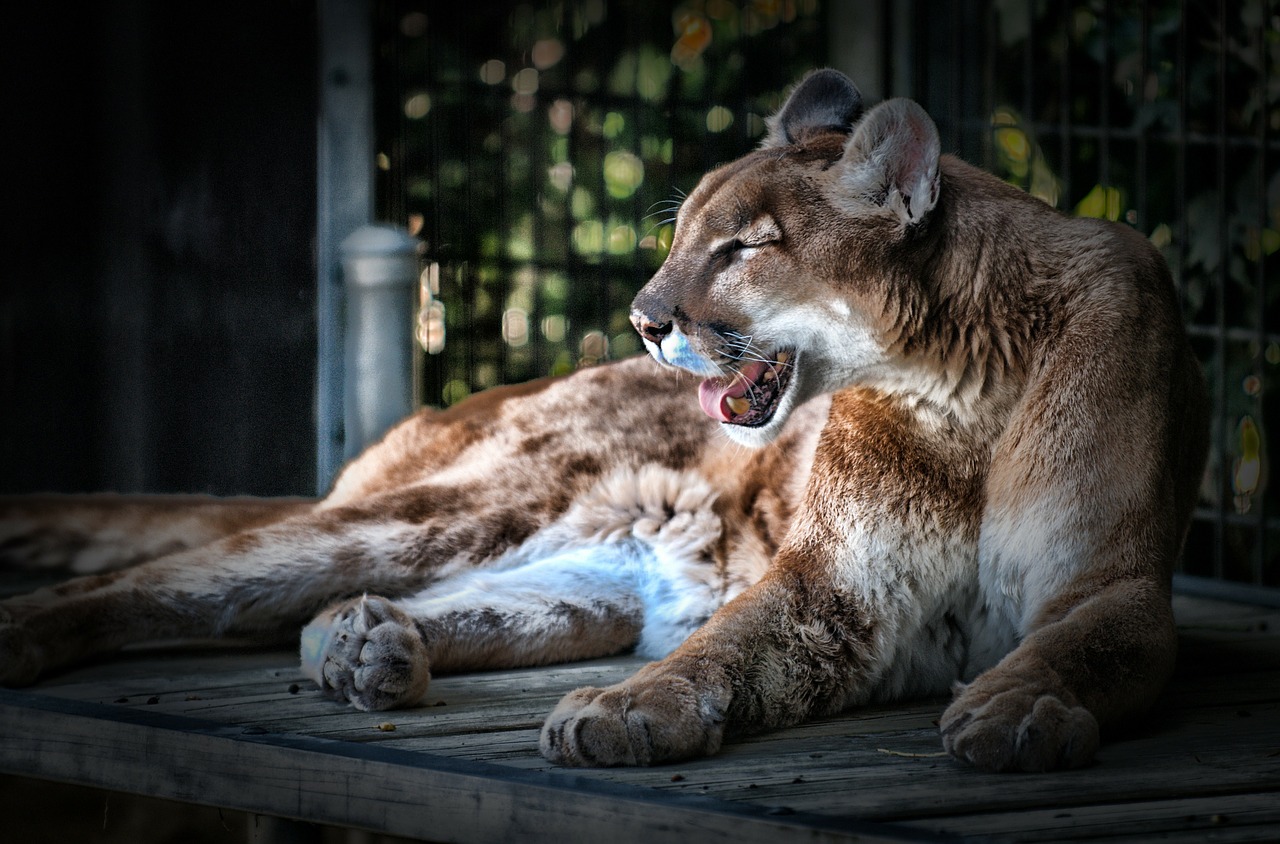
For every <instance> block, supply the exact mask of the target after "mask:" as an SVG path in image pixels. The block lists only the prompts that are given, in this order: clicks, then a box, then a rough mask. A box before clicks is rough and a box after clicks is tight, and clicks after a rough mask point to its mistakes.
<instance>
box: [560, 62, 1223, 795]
mask: <svg viewBox="0 0 1280 844" xmlns="http://www.w3.org/2000/svg"><path fill="white" fill-rule="evenodd" d="M819 101H820V102H819ZM815 103H818V105H815ZM840 113H843V114H844V115H845V119H843V120H835V119H833V117H832V115H835V114H840ZM762 233H763V234H762ZM634 307H635V311H634V316H633V319H634V322H635V323H636V326H637V328H638V329H639V330H640V332H641V335H642V336H643V337H644V339H645V342H646V346H647V347H648V348H649V350H650V352H651V353H652V354H654V356H655V357H657V358H658V359H660V360H665V361H667V362H670V363H672V364H674V365H677V366H680V367H682V368H685V369H688V370H690V371H692V372H695V373H697V374H699V375H702V376H710V377H711V379H712V380H711V381H708V382H707V384H709V385H712V386H711V388H708V387H707V384H704V387H703V391H704V393H706V394H709V395H710V396H711V398H710V399H708V400H707V402H706V404H708V405H709V406H710V408H711V410H710V411H709V412H716V408H723V409H722V410H720V411H719V412H720V413H723V414H731V415H730V416H729V417H728V419H727V421H726V427H727V428H729V429H730V433H731V434H732V435H733V436H735V437H736V438H738V439H741V440H743V441H746V442H752V443H759V442H764V441H768V439H769V438H770V437H771V436H772V435H773V432H774V431H776V430H778V429H779V427H780V425H781V422H782V420H784V419H785V417H786V416H787V414H788V413H789V411H790V409H791V407H793V406H794V405H795V404H796V403H798V402H800V401H802V400H803V399H804V398H805V397H806V396H807V395H811V394H814V393H820V392H824V391H827V390H841V392H838V393H837V394H836V396H835V399H834V401H833V404H832V408H831V412H830V418H829V421H828V423H827V425H826V427H825V429H824V431H823V433H822V437H821V440H820V442H819V445H818V449H817V453H816V457H815V460H814V465H813V469H812V472H811V475H810V480H809V486H808V488H807V490H806V492H805V495H804V498H803V503H802V505H801V506H800V508H799V510H798V512H797V513H796V515H795V518H794V521H793V523H792V525H791V528H790V532H789V533H788V535H787V538H786V540H785V541H784V542H783V544H782V547H781V548H780V549H779V552H778V554H777V556H776V558H775V560H774V564H773V566H772V568H771V569H770V570H769V571H768V573H767V574H766V575H765V576H764V578H763V579H762V581H761V582H760V583H759V584H757V585H756V586H754V587H752V588H751V589H749V590H747V591H746V592H745V593H744V594H742V595H741V596H739V597H738V598H737V599H736V600H735V601H733V602H731V603H730V604H728V605H727V606H726V607H725V608H724V609H723V610H721V611H720V612H719V613H717V615H716V616H715V617H713V618H712V619H711V620H710V621H709V622H708V623H707V624H706V625H705V626H704V627H702V628H701V629H700V630H699V631H698V632H697V633H696V634H694V635H693V636H691V637H690V638H689V640H688V641H686V643H685V644H684V645H683V646H681V647H680V648H679V649H678V650H677V651H676V652H675V653H673V654H672V655H671V656H669V657H668V658H666V659H665V660H664V661H662V662H659V663H654V664H652V665H650V666H649V667H647V668H646V669H645V670H644V671H642V672H641V673H640V674H638V675H637V676H636V677H635V678H633V679H631V680H629V681H627V682H626V683H623V684H621V685H619V686H616V687H614V688H612V689H608V690H595V689H584V690H579V691H577V692H575V693H573V694H572V695H570V696H568V697H566V698H565V700H564V701H563V702H562V703H561V704H560V706H559V707H557V709H556V711H555V712H554V713H552V715H551V717H550V718H549V720H548V722H547V725H546V727H545V728H544V731H543V735H542V747H543V752H544V753H545V754H546V755H547V756H548V757H549V758H551V759H554V760H556V761H560V762H563V763H567V764H605V765H608V764H637V763H639V764H647V763H651V762H658V761H664V760H670V759H678V758H682V757H686V756H691V755H698V754H702V753H709V752H713V751H714V750H715V749H716V748H717V747H718V746H719V745H720V743H721V741H722V740H723V738H724V736H725V735H727V734H733V733H739V732H748V731H754V730H759V729H762V728H767V727H773V726H778V725H783V724H789V723H794V722H796V721H798V720H800V719H802V718H804V717H806V716H808V715H811V714H815V713H823V712H832V711H836V710H839V709H841V708H843V707H845V706H848V705H850V704H855V703H859V702H864V701H867V700H875V699H894V698H898V697H901V696H903V695H910V694H920V693H938V692H941V691H944V690H945V689H946V688H947V686H948V685H950V684H951V683H953V682H954V681H956V680H963V681H971V682H968V683H967V685H966V684H965V683H961V684H960V685H958V687H957V689H958V691H957V695H956V699H955V700H954V702H953V703H952V704H951V706H950V707H949V708H948V709H947V711H946V713H945V714H944V715H943V718H942V722H941V724H942V735H943V744H944V746H945V747H946V748H947V750H949V751H950V752H951V753H952V754H953V755H955V756H956V757H957V758H959V759H962V760H965V761H968V762H970V763H973V764H975V765H977V766H979V767H983V768H988V769H993V770H1008V769H1024V770H1044V769H1049V768H1056V767H1063V766H1066V767H1074V766H1078V765H1082V764H1085V763H1086V762H1088V761H1089V760H1090V759H1091V758H1092V756H1093V753H1094V751H1095V749H1096V747H1097V744H1098V737H1099V729H1100V728H1103V729H1106V728H1109V727H1112V726H1115V725H1117V724H1120V723H1121V722H1123V721H1124V720H1125V719H1126V718H1129V717H1132V716H1133V715H1135V714H1137V713H1141V712H1142V711H1144V710H1145V709H1146V708H1147V707H1148V706H1150V704H1151V703H1152V702H1153V700H1154V699H1155V696H1156V695H1157V694H1158V693H1159V690H1160V688H1161V687H1162V685H1163V684H1164V682H1165V680H1166V678H1167V676H1168V674H1169V671H1170V670H1171V668H1172V664H1173V651H1174V645H1175V637H1174V630H1173V623H1172V614H1171V612H1170V609H1169V590H1170V573H1171V571H1172V568H1173V564H1174V562H1175V560H1176V558H1177V556H1178V553H1179V551H1180V548H1181V543H1182V541H1183V538H1184V536H1185V532H1186V527H1187V524H1188V520H1189V517H1190V511H1191V508H1192V506H1193V503H1194V496H1195V491H1196V488H1197V485H1198V481H1199V477H1200V472H1201V469H1202V466H1203V462H1204V457H1205V448H1206V431H1207V424H1206V412H1205V404H1206V401H1205V390H1204V385H1203V383H1202V378H1201V375H1200V371H1199V366H1198V364H1197V363H1196V361H1195V360H1194V359H1193V357H1192V356H1191V354H1190V351H1189V349H1188V345H1187V343H1186V340H1185V338H1184V336H1183V332H1182V328H1181V322H1180V318H1179V314H1178V308H1177V303H1176V299H1175V296H1174V292H1173V288H1172V284H1171V282H1170V279H1169V276H1168V272H1167V270H1166V269H1165V267H1164V265H1163V263H1162V261H1161V260H1160V258H1159V256H1158V255H1157V254H1156V252H1155V250H1154V249H1152V248H1151V246H1150V245H1149V244H1148V243H1146V241H1145V240H1144V239H1143V238H1141V237H1140V236H1138V235H1137V234H1136V233H1134V232H1133V231H1131V230H1128V229H1126V228H1124V227H1121V226H1116V225H1112V224H1107V223H1099V222H1096V221H1092V220H1079V219H1069V218H1067V217H1064V216H1063V215H1061V214H1059V213H1057V212H1055V211H1053V210H1051V209H1049V208H1048V207H1047V206H1045V205H1043V204H1042V203H1040V202H1038V201H1037V200H1035V199H1032V198H1030V197H1028V196H1026V195H1025V194H1022V193H1021V192H1019V191H1016V190H1014V189H1013V188H1010V187H1008V186H1005V185H1003V184H1001V183H1000V182H999V181H997V180H996V179H994V178H992V177H990V176H988V175H986V174H984V173H981V172H979V171H976V170H974V169H973V168H971V167H969V166H967V165H965V164H963V163H962V162H960V161H957V160H955V159H953V158H949V157H945V156H939V154H938V141H937V134H936V130H935V129H934V128H933V125H932V122H931V121H929V119H928V118H927V116H925V115H924V113H923V112H922V111H921V110H920V109H919V107H918V106H916V105H915V104H914V103H910V102H907V101H890V102H888V103H885V104H883V105H881V106H878V107H877V108H875V109H872V110H871V111H870V112H868V113H867V114H865V115H862V114H861V104H860V98H858V97H857V94H856V91H853V89H852V87H851V86H848V87H847V88H844V89H843V93H842V86H841V84H840V81H839V78H838V75H836V74H833V73H831V72H824V73H822V74H817V75H815V76H812V77H810V78H809V79H808V80H806V82H805V83H804V84H803V85H801V86H800V88H799V89H798V90H797V91H796V93H795V94H793V96H792V98H791V100H789V102H788V104H787V106H785V107H784V109H783V112H782V114H781V115H780V116H779V118H777V119H776V120H775V121H774V123H773V124H772V125H771V132H770V135H769V138H768V140H767V141H766V143H765V145H764V146H763V147H762V149H761V150H759V151H757V152H755V153H752V154H750V155H748V156H746V157H745V158H743V159H741V160H739V161H737V162H734V163H733V164H730V165H727V166H725V167H723V168H721V169H720V170H717V171H715V172H713V173H711V174H709V175H708V176H707V177H706V178H704V179H703V181H702V183H701V184H700V185H699V187H698V189H697V190H696V191H694V192H693V194H691V195H690V197H689V199H688V201H687V202H686V203H685V204H684V207H683V208H682V209H681V213H680V217H679V220H678V228H677V234H676V239H675V242H674V244H673V247H672V252H671V255H670V256H669V257H668V259H667V262H666V263H665V264H664V266H663V268H662V270H661V271H660V272H659V273H658V274H657V275H656V276H655V277H654V278H653V280H652V281H650V283H649V284H648V285H647V286H646V287H645V289H644V290H642V291H641V292H640V294H639V295H638V296H637V297H636V301H635V306H634ZM742 338H750V342H749V345H746V346H744V341H743V339H742ZM744 349H745V351H744ZM760 360H770V361H775V362H777V361H785V363H784V364H782V365H785V366H786V367H787V368H788V373H787V375H788V378H789V379H790V380H789V382H788V385H787V387H786V390H785V391H784V392H782V393H781V396H780V398H778V399H777V400H776V404H773V405H771V406H772V407H773V415H772V416H771V417H767V418H764V419H763V421H762V416H767V414H763V412H762V411H758V410H757V409H756V407H755V405H754V404H753V405H752V409H751V411H750V412H749V413H745V412H744V414H745V415H741V414H740V413H739V407H740V405H741V400H738V399H732V396H733V395H734V394H735V391H734V389H733V388H732V386H731V385H732V384H734V383H735V382H736V381H738V380H741V379H742V378H744V377H746V378H747V379H748V380H751V379H752V378H753V377H754V378H756V380H754V381H753V383H754V384H756V385H757V386H758V387H759V389H760V391H761V393H762V395H765V396H766V397H767V396H768V388H767V386H764V385H763V381H761V380H760V379H759V377H758V376H755V375H753V374H751V373H756V372H758V370H753V369H750V367H751V366H752V361H760ZM771 365H772V364H771ZM718 372H719V373H724V375H723V376H722V377H720V378H717V373H718ZM741 373H748V374H746V375H744V374H741ZM722 395H723V396H727V397H728V398H725V399H723V404H720V403H719V402H721V401H722V399H721V398H720V396H722ZM768 401H773V400H771V399H770V400H768ZM761 406H762V407H765V406H769V405H767V402H766V400H765V399H761ZM738 415H741V416H742V418H743V419H744V420H747V422H743V423H738V422H736V421H735V419H736V418H737V417H738ZM748 422H749V423H750V424H748Z"/></svg>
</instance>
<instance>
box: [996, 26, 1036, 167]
mask: <svg viewBox="0 0 1280 844" xmlns="http://www.w3.org/2000/svg"><path fill="white" fill-rule="evenodd" d="M1039 6H1040V3H1039V2H1029V3H1027V4H1026V5H1025V6H1023V9H1025V13H1026V16H1027V40H1026V42H1025V43H1024V44H1023V45H1022V126H1023V130H1024V131H1025V132H1026V133H1027V136H1028V140H1034V141H1035V142H1036V143H1037V144H1038V143H1039V141H1040V139H1039V138H1032V133H1033V129H1032V127H1034V126H1035V125H1036V112H1035V108H1036V61H1035V52H1036V45H1037V43H1038V42H1037V40H1036V39H1037V36H1038V33H1037V32H1036V18H1037V15H1036V12H1037V11H1038V10H1039ZM994 64H995V62H994V60H993V59H990V58H989V59H988V60H987V65H988V67H991V66H992V65H994ZM1034 164H1035V161H1034V158H1033V160H1032V161H1030V162H1028V165H1029V166H1028V167H1027V184H1026V188H1027V190H1031V185H1032V181H1033V179H1034V170H1033V167H1034Z"/></svg>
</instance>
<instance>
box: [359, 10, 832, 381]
mask: <svg viewBox="0 0 1280 844" xmlns="http://www.w3.org/2000/svg"><path fill="white" fill-rule="evenodd" d="M504 6H505V7H504ZM490 8H492V9H493V10H494V11H493V13H491V14H476V12H475V11H474V10H473V9H471V8H468V7H466V6H465V4H454V5H450V6H446V5H444V4H422V3H400V4H393V5H392V6H391V7H388V8H386V9H385V11H384V19H383V26H384V29H383V40H382V44H381V52H382V55H383V56H384V57H386V58H387V59H389V61H385V62H383V63H382V64H381V65H380V66H381V67H382V68H383V73H384V74H385V76H384V78H382V79H380V80H379V81H378V90H379V92H380V95H381V96H383V97H384V103H383V106H382V109H381V113H382V118H381V120H380V126H379V131H380V135H381V137H380V139H379V148H380V149H382V150H384V151H385V162H384V168H383V171H382V173H383V175H382V181H381V184H380V193H381V196H380V204H381V206H382V208H383V209H384V211H383V216H384V217H388V218H391V219H396V218H400V219H403V220H406V221H407V222H408V223H409V225H410V227H411V228H414V229H416V234H417V235H418V236H419V237H420V238H421V239H422V240H423V241H424V244H425V257H426V259H427V260H428V261H432V262H436V263H437V264H439V265H440V266H441V267H442V268H443V271H442V272H440V274H439V277H440V279H441V281H440V284H439V290H438V293H437V294H436V297H437V300H438V301H437V302H436V304H435V311H434V312H433V318H434V319H435V320H436V323H438V324H440V325H443V326H446V327H447V331H446V332H445V335H444V336H445V338H446V340H445V342H444V344H443V346H442V347H441V346H440V344H439V342H438V339H439V333H438V332H437V334H436V335H434V336H435V337H436V340H437V342H435V343H434V346H433V348H434V352H433V353H432V354H430V355H429V356H428V357H427V364H426V366H425V368H424V390H423V394H424V396H425V399H426V401H427V402H428V403H431V404H450V403H453V402H455V401H458V400H460V399H462V398H465V397H466V396H467V395H470V394H471V393H473V392H475V391H477V390H480V389H484V388H485V387H488V386H492V385H493V384H495V383H512V382H518V381H523V380H527V379H529V378H533V377H538V376H541V375H547V374H556V373H561V372H565V371H569V370H572V369H573V368H575V367H576V366H580V365H589V364H592V363H596V362H599V361H601V360H605V359H609V358H617V357H621V356H625V355H628V354H634V353H636V352H638V351H639V344H638V342H637V340H636V338H635V337H634V333H633V331H632V330H631V327H630V325H629V323H628V320H627V315H628V311H629V307H630V302H631V298H632V296H633V295H634V294H635V291H636V290H638V289H639V287H640V286H641V285H643V283H644V282H645V281H646V280H647V278H648V277H649V276H650V275H651V274H652V273H653V271H654V270H655V269H656V268H657V267H658V266H659V265H660V264H661V263H662V260H663V259H664V258H665V257H666V254H667V251H668V250H669V249H670V246H671V237H672V233H673V226H672V221H673V219H674V214H675V210H676V208H677V207H678V204H679V197H681V196H682V195H683V194H682V193H681V191H687V190H689V189H691V188H692V186H693V185H694V184H695V183H696V182H697V180H698V178H699V177H700V176H701V175H702V174H703V173H704V172H706V171H707V170H708V169H710V168H711V167H714V166H715V165H716V164H718V163H722V162H724V161H728V160H731V159H733V158H736V157H737V156H738V155H741V154H742V153H743V152H745V151H746V150H748V149H750V148H751V147H752V146H753V145H755V144H756V143H757V142H758V140H759V138H760V137H761V136H762V134H763V132H764V122H763V115H764V114H766V113H768V111H769V110H770V109H771V108H772V107H773V106H774V105H776V104H777V103H778V102H779V101H780V99H781V96H782V93H783V91H784V90H785V88H786V87H787V86H788V85H790V84H791V83H792V82H794V81H795V79H796V78H798V77H799V76H800V75H801V74H802V73H803V72H805V71H806V70H808V69H810V68H811V67H813V66H814V65H816V64H821V63H822V61H823V55H824V52H825V42H826V36H825V33H824V30H823V26H822V18H821V16H820V11H821V10H820V8H819V6H818V3H817V2H816V0H781V1H780V2H779V1H776V0H769V2H761V0H747V2H728V0H694V1H693V2H683V3H653V2H642V0H635V2H612V1H611V2H607V3H606V2H602V0H574V1H572V2H558V3H534V4H529V3H523V4H522V3H510V4H501V5H492V6H491V7H490ZM424 15H425V20H426V24H425V25H422V22H423V16H424ZM410 20H412V22H413V25H408V24H407V22H408V21H410ZM388 115H392V116H394V119H388ZM441 311H443V317H441V314H440V312H441ZM441 330H443V329H441ZM429 333H430V332H425V334H429Z"/></svg>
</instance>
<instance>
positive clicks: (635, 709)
mask: <svg viewBox="0 0 1280 844" xmlns="http://www.w3.org/2000/svg"><path fill="white" fill-rule="evenodd" d="M723 737H724V716H723V714H722V709H721V706H720V705H718V704H717V703H715V702H714V701H713V699H712V696H711V695H708V694H705V693H700V692H699V690H698V688H697V687H696V686H695V685H694V684H693V683H692V682H690V681H689V680H686V679H685V678H683V677H679V676H675V675H670V674H659V675H657V676H654V677H652V678H645V679H640V678H633V679H631V680H628V681H627V682H625V683H621V684H619V685H617V686H612V687H610V688H608V689H592V688H584V689H578V690H577V691H573V692H570V693H569V694H567V695H565V697H564V698H563V699H562V700H561V701H560V703H559V705H557V706H556V708H555V710H554V711H552V713H551V715H550V716H548V718H547V722H546V724H544V725H543V727H542V736H541V739H540V741H539V746H540V748H541V750H542V755H543V756H545V757H547V759H549V760H551V761H552V762H555V763H556V764H558V765H578V766H600V767H604V766H611V765H653V764H656V763H659V762H674V761H676V760H679V759H687V758H689V757H692V756H706V755H708V754H711V753H715V752H716V751H717V750H718V749H719V748H720V742H721V740H722V738H723Z"/></svg>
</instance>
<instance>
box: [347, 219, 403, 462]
mask: <svg viewBox="0 0 1280 844" xmlns="http://www.w3.org/2000/svg"><path fill="white" fill-rule="evenodd" d="M339 252H340V254H341V259H342V277H343V285H344V287H345V290H346V299H347V320H346V323H347V324H346V329H347V330H346V347H347V348H346V378H345V384H344V389H343V408H344V417H345V420H346V438H345V444H344V445H345V448H344V451H345V454H344V457H345V458H346V459H350V458H352V457H354V456H355V455H357V454H359V453H360V452H361V451H362V450H364V448H365V447H366V446H368V445H369V444H370V443H372V442H374V441H375V440H377V439H378V438H379V437H381V436H382V435H383V434H385V433H386V432H387V429H388V428H390V427H391V426H392V425H394V424H395V423H396V422H399V421H400V420H401V419H403V418H404V417H405V416H408V415H409V413H410V412H412V410H413V394H414V390H413V372H414V363H413V362H414V356H415V345H414V343H415V338H414V327H415V322H416V317H417V301H416V294H417V286H418V242H417V241H416V240H414V239H413V238H412V237H410V236H409V235H408V234H407V233H405V232H403V231H401V230H400V229H397V228H393V227H391V226H362V227H360V228H358V229H356V230H355V231H354V232H352V233H351V234H350V235H348V236H347V238H346V239H345V240H343V241H342V246H341V247H340V250H339Z"/></svg>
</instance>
